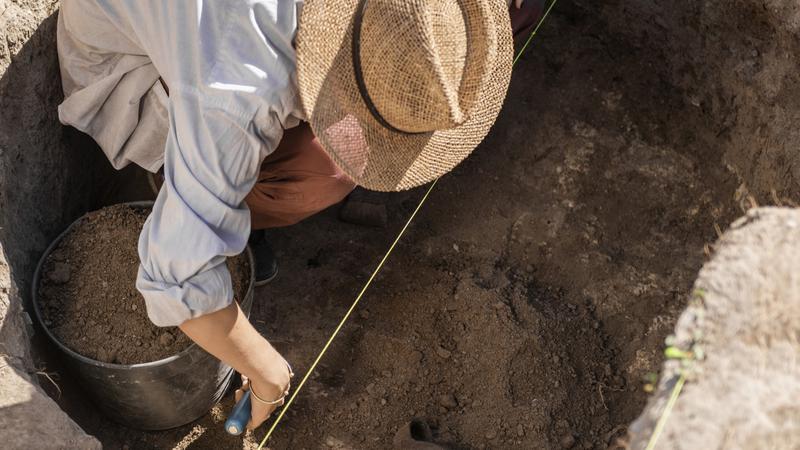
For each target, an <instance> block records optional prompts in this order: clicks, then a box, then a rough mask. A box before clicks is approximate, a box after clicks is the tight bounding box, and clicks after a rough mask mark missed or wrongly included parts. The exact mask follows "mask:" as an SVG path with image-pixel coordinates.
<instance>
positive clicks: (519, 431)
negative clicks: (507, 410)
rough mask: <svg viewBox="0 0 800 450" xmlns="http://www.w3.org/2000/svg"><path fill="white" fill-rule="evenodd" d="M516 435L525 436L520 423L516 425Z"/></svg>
mask: <svg viewBox="0 0 800 450" xmlns="http://www.w3.org/2000/svg"><path fill="white" fill-rule="evenodd" d="M517 436H519V437H522V436H525V428H524V427H523V426H522V424H519V425H517Z"/></svg>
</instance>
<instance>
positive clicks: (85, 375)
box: [33, 202, 255, 430]
mask: <svg viewBox="0 0 800 450" xmlns="http://www.w3.org/2000/svg"><path fill="white" fill-rule="evenodd" d="M126 204H127V205H129V206H132V207H134V208H150V207H152V205H153V202H132V203H126ZM84 217H85V216H83V217H81V218H79V219H78V220H76V221H75V222H73V223H72V224H71V225H70V226H69V227H68V228H67V229H66V230H65V231H64V232H63V233H61V235H59V236H58V237H57V238H56V239H55V240H54V241H53V243H52V244H50V247H48V248H47V250H46V251H45V252H44V255H42V258H41V259H40V260H39V264H38V266H37V267H36V273H35V274H34V276H33V311H34V316H35V317H36V319H35V320H36V322H38V324H39V326H40V327H41V328H42V329H43V330H44V331H45V333H46V334H47V337H48V338H49V339H50V340H51V341H53V343H55V344H56V346H57V347H58V348H59V349H60V351H61V353H62V354H63V355H64V360H65V363H66V365H67V367H68V368H69V370H70V371H71V372H72V373H73V374H74V376H75V377H76V378H77V380H78V382H79V383H80V384H81V385H82V386H83V388H84V389H85V390H86V392H87V394H89V395H90V396H91V398H92V400H93V401H94V403H95V404H96V405H97V407H98V408H99V409H100V410H101V411H102V412H103V413H104V414H105V415H106V416H108V417H109V418H111V419H113V420H115V421H116V422H119V423H121V424H123V425H126V426H129V427H132V428H139V429H143V430H165V429H168V428H174V427H178V426H181V425H185V424H187V423H189V422H192V421H194V420H195V419H197V418H199V417H201V416H202V415H204V414H205V413H207V412H208V410H209V409H211V407H212V406H214V405H215V404H216V403H217V402H218V401H219V400H220V399H221V398H222V396H223V395H224V394H225V391H227V389H228V386H229V385H230V382H231V379H232V378H233V373H234V372H233V369H232V368H231V367H229V366H228V365H226V364H224V363H222V362H220V361H219V360H218V359H216V358H215V357H213V356H211V355H210V354H208V353H206V352H205V351H204V350H203V349H201V348H200V347H199V346H197V345H196V344H192V345H191V346H189V347H188V348H187V349H185V350H183V351H182V352H180V353H178V354H177V355H173V356H170V357H169V358H165V359H162V360H159V361H154V362H149V363H143V364H112V363H105V362H100V361H95V360H93V359H91V358H87V357H85V356H83V355H79V354H78V353H76V352H75V351H73V350H71V349H69V348H68V347H67V346H66V345H64V344H63V343H62V342H61V341H59V339H58V338H57V337H56V336H55V335H54V334H53V333H52V332H51V331H50V329H48V328H47V326H45V324H44V321H43V320H42V312H41V310H40V308H39V297H38V289H39V283H40V279H41V276H42V267H43V266H44V262H45V260H46V259H47V256H48V255H50V253H51V252H52V251H53V250H54V249H55V248H56V246H57V245H58V243H59V242H61V239H63V238H64V236H65V235H66V234H67V233H69V232H70V231H71V230H72V229H73V228H74V227H75V226H76V225H77V224H79V223H80V222H81V221H82V220H83V219H84ZM246 253H247V260H248V263H249V264H250V282H249V283H248V286H247V293H246V294H245V297H244V301H242V302H241V304H240V305H241V308H242V310H243V311H244V313H245V314H246V315H247V316H249V315H250V308H251V306H252V304H253V286H254V283H255V267H254V265H253V255H252V253H250V249H249V248H248V249H247V250H246Z"/></svg>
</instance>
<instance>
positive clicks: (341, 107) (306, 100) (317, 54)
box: [296, 0, 514, 191]
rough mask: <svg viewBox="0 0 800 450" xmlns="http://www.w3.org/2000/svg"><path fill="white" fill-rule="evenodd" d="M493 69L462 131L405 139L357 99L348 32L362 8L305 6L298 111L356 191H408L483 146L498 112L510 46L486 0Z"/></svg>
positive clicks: (317, 0)
mask: <svg viewBox="0 0 800 450" xmlns="http://www.w3.org/2000/svg"><path fill="white" fill-rule="evenodd" d="M489 3H490V4H491V8H492V16H493V18H494V20H495V24H494V27H493V28H494V30H495V32H496V33H497V36H496V42H497V49H496V52H494V54H495V61H493V62H491V73H490V75H489V76H488V77H487V79H486V82H485V83H484V84H483V87H482V89H481V92H480V94H479V95H478V96H477V99H478V100H477V102H476V106H475V107H474V108H473V111H471V113H470V116H469V118H468V120H466V121H465V122H464V123H463V124H461V125H459V126H457V127H454V128H450V129H446V130H439V131H434V132H430V133H423V134H407V133H402V132H395V131H392V130H389V129H387V128H385V127H384V126H383V125H381V124H380V123H379V122H378V120H377V119H375V117H373V116H372V114H371V113H370V112H369V110H368V108H367V106H366V105H365V104H364V101H363V99H362V98H361V96H360V94H359V91H358V88H357V83H356V79H355V75H354V70H353V62H352V61H353V58H352V29H353V27H352V24H353V16H354V14H355V12H356V9H357V7H358V4H359V0H306V1H305V4H304V6H303V11H302V16H301V20H300V25H299V30H298V34H297V42H296V47H297V77H298V87H299V91H300V97H301V100H302V104H303V109H304V112H305V114H306V117H307V118H308V121H309V123H310V124H311V128H312V129H313V131H314V133H315V134H316V136H317V138H318V139H319V140H320V142H321V144H322V146H323V148H324V149H325V150H326V151H327V152H328V154H329V155H330V156H331V159H333V161H334V162H335V163H336V165H338V166H339V167H340V168H341V169H342V170H343V171H344V172H345V173H346V174H347V175H348V176H349V177H351V178H352V179H353V181H355V182H356V183H357V184H359V185H361V186H363V187H365V188H367V189H372V190H377V191H399V190H405V189H410V188H413V187H416V186H419V185H421V184H425V183H427V182H429V181H432V180H434V179H436V178H438V177H440V176H442V175H444V174H445V173H447V172H449V171H450V170H452V169H453V168H454V167H455V166H456V165H458V164H459V163H460V162H461V161H463V160H464V158H466V157H467V156H468V155H469V154H470V153H471V152H472V151H473V150H474V149H475V147H477V146H478V144H480V142H481V141H482V140H483V138H484V137H486V134H487V133H488V132H489V130H490V129H491V127H492V125H493V124H494V122H495V120H496V118H497V115H498V114H499V112H500V109H501V108H502V106H503V101H504V100H505V96H506V93H507V91H508V85H509V82H510V80H511V67H512V65H513V53H514V44H513V37H512V33H511V24H510V20H509V15H508V9H507V7H506V2H505V1H504V0H490V1H489Z"/></svg>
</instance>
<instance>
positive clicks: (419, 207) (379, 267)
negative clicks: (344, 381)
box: [258, 178, 439, 450]
mask: <svg viewBox="0 0 800 450" xmlns="http://www.w3.org/2000/svg"><path fill="white" fill-rule="evenodd" d="M438 181H439V179H438V178H437V179H435V180H433V183H431V185H430V187H429V188H428V191H427V192H425V195H424V196H423V197H422V200H420V202H419V204H418V205H417V207H416V209H414V212H413V213H411V217H409V218H408V221H406V224H405V225H404V226H403V229H402V230H400V233H398V235H397V237H396V238H395V239H394V242H392V245H391V246H389V250H388V251H387V252H386V254H385V255H383V259H381V262H380V263H378V266H377V267H376V268H375V270H374V271H373V272H372V275H370V277H369V279H368V280H367V283H366V284H364V287H363V288H361V292H359V293H358V296H357V297H356V300H355V301H354V302H353V304H352V305H351V306H350V309H348V310H347V313H345V315H344V317H342V320H341V321H340V322H339V325H338V326H337V327H336V329H335V330H333V334H331V336H330V337H329V338H328V342H326V343H325V346H324V347H322V351H321V352H319V355H317V359H315V360H314V363H312V364H311V367H310V368H309V369H308V371H306V374H305V376H303V379H302V380H300V384H298V385H297V388H295V390H294V392H293V393H292V396H291V397H289V401H287V402H286V406H284V407H283V408H282V409H281V412H280V414H278V417H277V418H276V419H275V421H274V422H272V426H270V427H269V430H268V431H267V435H266V436H264V440H262V441H261V444H260V445H259V446H258V448H259V450H260V449H261V448H262V447H263V446H264V444H265V443H266V442H267V440H268V439H269V437H270V436H271V435H272V432H273V431H274V430H275V427H277V426H278V423H279V422H280V421H281V419H282V418H283V416H284V414H286V411H287V410H288V409H289V406H291V404H292V402H294V399H295V397H297V394H298V393H299V392H300V389H302V388H303V385H304V384H306V381H308V378H309V377H310V376H311V374H312V373H313V372H314V369H315V368H316V367H317V364H318V363H319V361H320V360H321V359H322V357H323V355H325V352H326V351H328V347H330V346H331V343H332V342H333V340H334V339H335V338H336V335H337V334H339V330H341V329H342V327H343V326H344V324H345V323H346V322H347V319H349V318H350V314H352V313H353V310H355V309H356V305H358V302H359V301H360V300H361V297H363V296H364V293H365V292H366V291H367V288H369V286H370V284H372V280H374V279H375V277H376V276H377V275H378V272H380V270H381V268H382V267H383V264H384V263H385V262H386V260H387V259H389V255H391V254H392V250H394V247H395V246H396V245H397V243H398V242H400V238H401V237H403V234H405V232H406V229H408V226H409V225H411V222H412V221H413V220H414V217H415V216H416V215H417V212H419V210H420V209H421V208H422V205H423V204H424V203H425V200H427V198H428V195H430V193H431V191H433V188H434V186H436V183H437V182H438Z"/></svg>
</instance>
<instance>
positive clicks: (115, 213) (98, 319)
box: [38, 205, 250, 364]
mask: <svg viewBox="0 0 800 450" xmlns="http://www.w3.org/2000/svg"><path fill="white" fill-rule="evenodd" d="M149 212H150V210H149V208H142V207H132V206H128V205H115V206H110V207H107V208H103V209H101V210H99V211H95V212H92V213H89V214H87V215H86V216H85V217H84V218H83V219H82V220H81V221H80V222H79V223H78V224H77V225H75V226H74V227H73V228H72V229H71V230H70V231H69V232H68V233H67V234H66V235H65V236H64V237H63V239H61V241H60V242H59V243H58V245H57V246H56V247H55V249H54V250H53V251H52V252H51V253H50V254H49V255H48V257H47V259H46V260H45V263H44V266H43V271H42V277H41V280H40V284H39V296H38V301H39V306H40V309H41V312H42V315H43V319H44V323H45V326H47V327H48V328H49V329H50V330H51V331H52V332H53V334H55V336H56V337H57V338H58V339H59V340H60V341H61V342H62V343H64V344H65V345H66V346H67V347H69V348H70V349H72V350H74V351H76V352H77V353H79V354H81V355H83V356H86V357H88V358H92V359H94V360H97V361H102V362H107V363H116V364H137V363H145V362H152V361H157V360H159V359H163V358H167V357H169V356H172V355H175V354H177V353H179V352H181V351H182V350H184V349H185V348H187V347H188V346H189V345H191V344H192V341H191V340H190V339H189V338H188V337H186V335H184V334H183V333H182V332H181V331H180V330H179V329H178V328H177V327H168V328H159V327H157V326H155V325H153V323H152V322H151V321H150V320H149V319H148V317H147V311H146V308H145V303H144V298H142V296H141V294H140V293H139V291H138V290H137V289H136V274H137V271H138V268H139V256H138V253H137V250H136V248H137V242H138V239H139V232H140V231H141V229H142V226H143V225H144V222H145V220H146V219H147V215H148V214H149ZM228 267H229V268H230V270H231V278H232V279H233V284H234V292H235V293H236V294H235V295H236V298H237V299H242V298H244V294H245V293H246V289H247V283H248V282H249V275H250V272H249V266H248V263H247V259H246V258H245V257H244V256H243V255H240V256H238V257H236V258H230V259H229V261H228Z"/></svg>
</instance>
